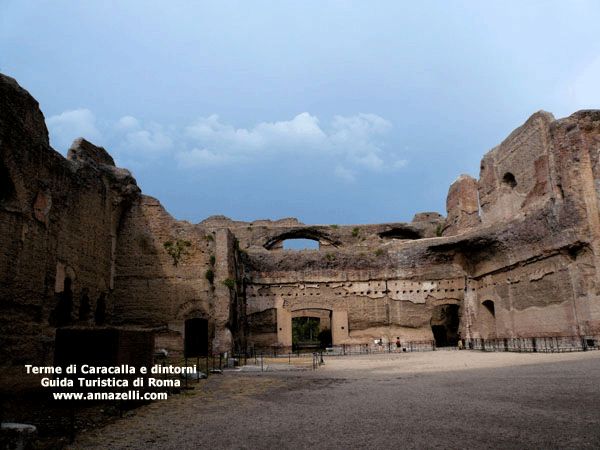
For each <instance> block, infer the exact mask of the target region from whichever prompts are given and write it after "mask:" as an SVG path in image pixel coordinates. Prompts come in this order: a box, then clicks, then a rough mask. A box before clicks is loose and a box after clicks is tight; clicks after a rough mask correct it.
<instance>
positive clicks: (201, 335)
mask: <svg viewBox="0 0 600 450" xmlns="http://www.w3.org/2000/svg"><path fill="white" fill-rule="evenodd" d="M184 353H185V357H186V358H195V357H198V356H206V355H208V320H206V319H188V320H186V321H185V341H184Z"/></svg>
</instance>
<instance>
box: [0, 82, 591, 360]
mask: <svg viewBox="0 0 600 450" xmlns="http://www.w3.org/2000/svg"><path fill="white" fill-rule="evenodd" d="M0 98H2V102H0V146H1V147H0V148H1V155H0V188H1V189H0V257H1V258H0V344H1V346H2V349H3V350H4V349H6V351H3V352H2V353H0V358H1V359H0V364H7V363H18V362H22V361H31V362H49V361H50V360H51V359H50V358H51V355H50V353H49V352H51V347H52V342H53V340H54V333H55V329H56V327H61V326H66V325H73V324H79V325H81V326H89V327H92V326H99V325H103V324H110V325H120V326H124V327H143V328H151V329H153V330H154V331H155V335H156V336H157V342H159V343H160V345H161V346H167V347H169V349H170V350H172V351H182V350H183V348H182V346H183V344H184V342H185V329H186V321H188V320H192V319H194V320H198V319H200V320H201V321H206V322H202V323H206V324H207V327H206V328H207V334H208V335H207V336H206V341H207V344H208V347H209V350H210V351H212V352H223V351H230V350H245V349H246V348H247V347H249V346H255V347H261V346H278V347H281V348H286V349H287V348H288V347H290V346H291V339H292V338H291V336H292V333H291V327H292V318H293V317H299V316H302V315H307V314H308V315H310V314H313V313H314V311H318V314H317V317H319V318H321V319H323V323H324V324H325V325H326V326H327V327H329V328H330V329H331V332H332V338H333V344H334V345H335V344H344V343H349V344H351V343H361V344H362V343H368V342H372V340H379V339H383V340H384V342H394V341H395V340H396V338H397V337H400V338H401V340H404V341H409V340H413V341H416V340H433V339H434V338H436V339H437V340H440V342H441V338H440V337H439V335H441V334H443V340H445V341H447V342H448V343H452V342H455V341H456V339H457V338H458V336H459V333H460V336H461V337H464V338H473V339H478V338H503V337H531V336H559V335H560V336H565V335H573V336H585V335H591V334H600V297H599V295H600V278H599V274H598V270H599V267H600V261H599V257H600V211H599V206H598V198H599V193H598V190H599V189H600V187H599V186H600V161H599V158H600V112H599V111H580V112H577V113H575V114H573V115H571V116H570V117H567V118H564V119H560V120H555V119H554V117H552V115H551V114H549V113H546V112H543V111H540V112H538V113H536V114H534V115H533V116H532V117H531V118H529V119H528V120H527V121H526V122H525V124H523V125H522V126H521V127H519V128H517V129H516V130H515V131H514V132H513V133H511V135H510V136H509V137H508V138H507V139H505V140H504V142H502V143H501V144H500V145H499V146H498V147H496V148H494V149H492V150H491V151H490V152H488V153H487V154H486V155H485V156H484V157H483V159H482V163H481V172H480V175H479V180H475V179H474V178H472V177H470V176H467V175H462V176H460V177H459V178H458V179H457V181H456V182H455V183H454V184H453V185H452V186H451V187H450V189H449V192H448V198H447V217H443V216H441V215H440V214H438V213H420V214H417V215H416V216H415V217H414V219H413V220H412V221H411V222H408V223H388V224H366V225H336V224H330V225H305V224H302V223H300V222H298V220H296V219H293V218H287V219H281V220H278V221H271V220H257V221H253V222H239V221H233V220H231V219H229V218H227V217H224V216H213V217H209V218H208V219H206V220H204V221H202V222H201V223H199V224H190V223H188V222H185V221H177V220H175V219H173V218H172V217H171V216H170V215H169V214H168V212H167V211H165V209H164V208H163V207H162V205H161V204H160V203H159V201H158V200H156V199H154V198H151V197H148V196H144V195H141V193H140V190H139V188H138V187H137V185H136V183H135V180H134V179H133V177H132V176H131V174H130V173H129V172H128V171H127V170H125V169H119V168H116V167H115V166H114V161H113V160H112V158H111V157H110V155H109V154H108V153H107V152H106V151H105V150H104V149H102V148H100V147H96V146H94V145H93V144H91V143H89V142H87V141H85V140H83V139H78V140H77V141H75V142H74V144H73V146H72V148H71V149H70V150H69V153H68V157H67V158H66V159H65V158H64V157H62V156H61V155H60V154H58V153H57V152H55V151H54V150H53V149H52V148H50V146H49V143H48V131H47V129H46V127H45V124H44V118H43V114H42V113H41V112H40V110H39V107H38V104H37V102H36V101H35V99H33V98H32V97H31V96H30V95H29V94H28V93H27V92H26V91H25V90H23V89H22V88H21V87H20V86H18V84H17V83H16V81H14V80H13V79H11V78H9V77H5V76H0ZM295 238H305V239H313V240H315V241H318V243H319V250H311V251H293V250H283V242H284V241H285V240H287V239H295ZM436 333H437V334H438V336H436Z"/></svg>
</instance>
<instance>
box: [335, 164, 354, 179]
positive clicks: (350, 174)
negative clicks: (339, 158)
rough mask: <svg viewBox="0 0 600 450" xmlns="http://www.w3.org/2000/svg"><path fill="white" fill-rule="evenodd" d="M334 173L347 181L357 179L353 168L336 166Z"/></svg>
mask: <svg viewBox="0 0 600 450" xmlns="http://www.w3.org/2000/svg"><path fill="white" fill-rule="evenodd" d="M333 172H334V174H335V176H336V177H338V178H341V179H343V180H346V181H356V176H355V175H356V174H355V172H354V171H353V170H351V169H346V168H345V167H342V166H336V167H335V169H334V171H333Z"/></svg>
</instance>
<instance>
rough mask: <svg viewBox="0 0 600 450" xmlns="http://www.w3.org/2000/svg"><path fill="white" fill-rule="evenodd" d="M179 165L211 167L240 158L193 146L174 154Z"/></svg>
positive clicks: (183, 166)
mask: <svg viewBox="0 0 600 450" xmlns="http://www.w3.org/2000/svg"><path fill="white" fill-rule="evenodd" d="M175 159H177V161H178V163H179V166H180V167H182V168H195V167H211V166H220V165H223V164H231V163H236V162H240V161H241V159H240V158H238V157H235V156H232V155H228V154H224V153H215V152H212V151H210V150H208V149H206V148H203V149H198V148H195V149H193V150H191V151H189V152H180V153H178V154H176V155H175Z"/></svg>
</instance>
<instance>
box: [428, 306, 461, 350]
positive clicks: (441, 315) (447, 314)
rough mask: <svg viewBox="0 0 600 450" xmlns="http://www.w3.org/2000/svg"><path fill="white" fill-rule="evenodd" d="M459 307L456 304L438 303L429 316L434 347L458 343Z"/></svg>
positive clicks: (450, 345) (451, 345) (452, 345)
mask: <svg viewBox="0 0 600 450" xmlns="http://www.w3.org/2000/svg"><path fill="white" fill-rule="evenodd" d="M459 309H460V306H459V305H456V304H444V305H438V306H436V307H435V308H434V310H433V313H432V317H431V331H432V333H433V338H434V339H435V346H436V347H454V346H456V345H458V325H459V314H458V312H459Z"/></svg>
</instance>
